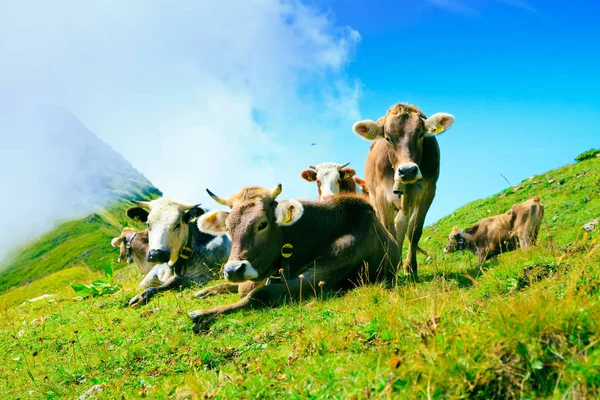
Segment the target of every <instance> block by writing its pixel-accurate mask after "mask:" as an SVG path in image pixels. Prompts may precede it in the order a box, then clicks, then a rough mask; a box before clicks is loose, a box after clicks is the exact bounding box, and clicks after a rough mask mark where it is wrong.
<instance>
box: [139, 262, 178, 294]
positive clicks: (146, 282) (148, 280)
mask: <svg viewBox="0 0 600 400" xmlns="http://www.w3.org/2000/svg"><path fill="white" fill-rule="evenodd" d="M165 268H166V269H167V270H170V268H169V266H168V265H166V264H157V265H155V266H154V267H152V269H151V270H150V271H149V272H148V273H147V274H146V277H145V278H144V279H143V280H142V281H141V282H140V284H139V285H138V289H145V288H148V287H155V286H160V285H162V284H163V282H164V281H166V279H165V280H161V277H162V276H164V275H165V272H166V271H165Z"/></svg>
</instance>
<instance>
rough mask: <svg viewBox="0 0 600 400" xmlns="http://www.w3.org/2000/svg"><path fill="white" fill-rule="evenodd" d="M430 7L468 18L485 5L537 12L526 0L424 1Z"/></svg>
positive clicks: (475, 14) (477, 13) (476, 14)
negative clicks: (496, 4) (500, 4)
mask: <svg viewBox="0 0 600 400" xmlns="http://www.w3.org/2000/svg"><path fill="white" fill-rule="evenodd" d="M425 1H426V2H428V3H430V4H431V5H433V6H435V7H437V8H441V9H445V10H448V11H451V12H454V13H457V14H463V15H468V16H478V15H480V12H479V9H480V8H481V7H482V6H483V5H486V4H490V3H502V4H504V5H507V6H512V7H517V8H521V9H523V10H527V11H529V12H533V13H537V12H538V10H537V9H535V8H534V7H533V6H531V5H530V4H529V3H528V2H527V1H526V0H483V1H481V0H425Z"/></svg>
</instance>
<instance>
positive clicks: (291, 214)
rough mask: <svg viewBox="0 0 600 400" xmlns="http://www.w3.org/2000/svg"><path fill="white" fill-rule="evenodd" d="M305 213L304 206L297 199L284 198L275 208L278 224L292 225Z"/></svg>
mask: <svg viewBox="0 0 600 400" xmlns="http://www.w3.org/2000/svg"><path fill="white" fill-rule="evenodd" d="M302 214H304V206H303V205H302V203H300V202H299V201H297V200H284V201H282V202H281V203H279V204H278V205H277V208H276V209H275V222H276V223H277V225H281V226H290V225H293V224H294V223H296V222H297V221H298V220H299V219H300V218H302Z"/></svg>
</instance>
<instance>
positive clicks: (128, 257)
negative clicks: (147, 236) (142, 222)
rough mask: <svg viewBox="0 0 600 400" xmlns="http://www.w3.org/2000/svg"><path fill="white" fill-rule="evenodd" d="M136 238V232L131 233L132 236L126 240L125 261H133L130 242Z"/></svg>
mask: <svg viewBox="0 0 600 400" xmlns="http://www.w3.org/2000/svg"><path fill="white" fill-rule="evenodd" d="M136 236H137V232H133V235H131V237H129V239H127V242H126V243H125V249H126V250H127V260H131V259H133V254H132V251H133V250H131V242H133V239H135V237H136Z"/></svg>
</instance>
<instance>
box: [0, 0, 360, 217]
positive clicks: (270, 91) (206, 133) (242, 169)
mask: <svg viewBox="0 0 600 400" xmlns="http://www.w3.org/2000/svg"><path fill="white" fill-rule="evenodd" d="M359 41H360V35H359V33H358V32H357V31H355V30H353V29H352V28H350V27H345V26H338V25H337V24H336V23H335V21H334V19H333V17H332V16H331V15H328V14H326V13H323V12H321V11H319V10H317V9H315V8H313V7H311V6H308V5H306V4H303V3H302V2H299V1H277V0H260V1H241V0H240V1H221V2H196V1H186V2H146V1H126V2H123V1H104V2H82V1H69V0H63V1H58V2H52V4H50V3H44V2H34V1H22V2H9V3H5V4H4V6H3V11H2V13H1V14H0V93H1V92H2V91H5V92H10V93H13V94H18V95H19V96H25V97H34V98H36V99H37V100H40V101H43V102H47V103H53V104H58V105H61V106H63V107H65V108H67V109H69V110H71V111H72V112H73V113H74V114H75V115H77V116H78V117H79V118H80V119H81V120H82V122H83V123H84V124H85V125H86V126H88V127H89V128H90V129H91V130H92V131H94V132H95V133H96V134H97V135H98V136H100V137H101V138H102V139H104V140H106V141H107V142H109V143H110V144H111V145H112V146H113V147H114V148H115V149H116V150H117V151H119V152H120V153H121V154H123V155H124V156H125V157H126V158H127V159H128V160H130V161H131V162H132V163H133V165H134V166H136V167H137V168H138V169H139V170H141V171H142V172H143V173H144V174H145V175H146V176H147V177H148V178H149V179H150V180H151V181H152V182H153V183H154V184H155V185H157V186H158V187H159V188H160V189H161V190H163V191H164V192H165V194H166V195H168V196H170V197H174V198H177V199H181V200H183V201H188V202H198V201H203V202H204V203H205V204H207V205H208V206H210V207H214V206H215V205H214V203H213V202H212V201H210V200H209V199H208V197H207V196H206V195H205V192H204V188H205V187H210V188H211V189H213V190H214V191H215V192H217V193H219V194H221V195H228V194H230V193H231V192H233V191H236V190H237V189H239V188H240V187H242V186H244V185H249V184H261V185H271V184H272V185H274V184H276V183H278V182H283V183H284V194H283V196H286V197H287V196H304V197H306V196H309V195H312V191H310V192H309V190H311V189H314V188H312V187H310V186H307V185H302V184H301V181H300V178H299V176H298V175H299V173H300V171H301V170H302V169H304V168H305V167H306V165H308V164H312V163H318V162H323V161H339V160H340V159H343V160H342V161H346V160H345V159H346V157H345V156H344V154H340V151H339V150H336V149H335V146H332V143H333V142H334V141H335V138H336V135H338V134H339V132H342V131H343V132H344V133H343V134H345V135H351V133H350V131H349V127H350V126H351V125H352V122H354V120H356V119H357V117H358V98H359V93H360V82H359V81H358V80H357V79H355V78H352V77H349V76H347V73H346V67H347V65H348V63H349V62H351V60H352V58H353V56H354V52H355V48H356V46H357V44H358V43H359ZM317 133H318V139H319V148H312V147H310V143H309V142H310V141H311V140H314V139H313V138H314V137H315V135H317ZM322 157H327V159H325V158H322ZM32 160H35V156H34V155H32ZM340 162H341V161H340ZM360 163H362V160H360ZM360 163H359V164H360ZM15 181H17V182H18V179H16V180H15ZM309 188H310V189H309ZM11 189H13V190H15V191H18V188H17V187H14V188H11ZM315 191H316V190H315ZM28 211H29V210H19V212H22V213H27V212H28ZM2 212H4V211H0V213H2ZM1 217H2V215H0V218H1Z"/></svg>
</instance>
